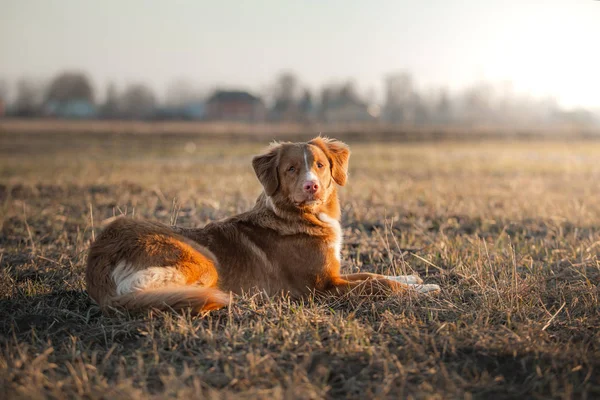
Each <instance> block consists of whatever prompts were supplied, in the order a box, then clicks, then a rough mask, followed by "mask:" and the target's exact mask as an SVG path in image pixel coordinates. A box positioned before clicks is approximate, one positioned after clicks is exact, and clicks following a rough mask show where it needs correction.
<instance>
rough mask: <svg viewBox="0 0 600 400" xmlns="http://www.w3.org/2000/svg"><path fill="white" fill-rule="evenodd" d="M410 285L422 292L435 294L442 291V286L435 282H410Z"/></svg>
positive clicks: (411, 287)
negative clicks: (423, 283)
mask: <svg viewBox="0 0 600 400" xmlns="http://www.w3.org/2000/svg"><path fill="white" fill-rule="evenodd" d="M408 287H409V288H410V289H412V290H415V291H416V292H418V293H422V294H434V293H439V292H440V291H441V289H440V286H439V285H435V284H426V285H422V284H409V285H408Z"/></svg>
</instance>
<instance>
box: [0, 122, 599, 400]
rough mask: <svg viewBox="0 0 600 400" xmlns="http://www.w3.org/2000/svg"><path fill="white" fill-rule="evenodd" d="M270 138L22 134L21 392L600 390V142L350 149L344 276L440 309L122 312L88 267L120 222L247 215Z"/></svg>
mask: <svg viewBox="0 0 600 400" xmlns="http://www.w3.org/2000/svg"><path fill="white" fill-rule="evenodd" d="M250 139H251V138H249V139H248V140H242V139H240V138H238V139H237V140H236V141H231V140H229V141H224V140H218V139H214V138H213V139H212V140H208V139H207V138H206V137H204V136H190V135H183V134H180V135H176V134H174V135H151V136H140V135H128V134H118V135H117V134H100V133H96V134H79V133H72V134H71V133H66V134H57V133H46V134H25V133H20V134H18V135H17V134H13V133H11V132H7V131H6V130H5V131H4V133H0V275H1V276H0V397H1V398H64V397H71V398H80V397H86V398H148V397H175V398H185V399H191V398H205V397H208V398H269V399H283V398H286V399H287V398H323V397H325V398H334V397H344V398H357V399H364V398H385V397H388V398H404V397H409V398H468V397H475V398H551V397H555V398H582V397H583V398H585V397H587V398H593V397H597V396H600V336H599V334H598V328H599V326H600V313H599V307H600V303H599V289H598V285H599V283H600V264H599V261H598V260H599V259H598V255H599V251H600V201H599V200H598V199H599V197H598V196H599V194H600V164H599V163H598V162H597V160H598V159H599V157H600V143H596V142H581V141H564V142H558V141H544V142H541V141H540V142H532V141H529V142H519V143H511V142H509V141H485V142H475V141H463V142H460V143H457V142H448V141H446V142H437V143H432V142H426V143H413V144H408V143H396V144H389V143H373V142H368V141H365V140H363V141H362V142H361V143H358V142H356V143H350V144H351V145H352V149H353V156H352V159H351V169H350V182H349V185H348V186H347V187H346V188H345V189H344V190H343V191H342V204H343V212H344V216H343V223H344V226H345V236H346V241H345V244H344V248H343V257H344V259H345V262H344V271H345V272H357V271H374V272H382V273H386V274H399V273H401V272H402V273H410V272H413V271H414V272H418V273H419V274H421V276H422V277H424V278H425V281H426V282H429V283H437V284H439V285H441V286H442V288H443V292H442V293H441V295H439V296H437V297H390V298H388V299H385V300H374V299H369V298H358V297H348V298H344V299H341V300H339V299H334V298H329V299H308V300H307V301H304V302H293V301H289V300H287V299H277V300H272V299H267V298H264V297H262V296H261V295H260V294H257V293H253V294H248V295H246V296H243V297H241V298H238V299H237V300H236V303H235V304H234V305H233V306H232V307H231V308H229V309H227V310H222V311H218V312H213V313H211V314H210V315H208V316H207V317H205V318H193V317H190V316H189V315H183V316H180V315H175V314H172V313H148V314H144V315H141V316H140V315H137V316H131V315H125V314H123V315H120V316H116V317H112V318H108V317H104V316H102V315H101V313H100V312H99V311H98V308H97V307H96V306H95V305H93V304H92V303H91V302H90V300H89V298H88V296H87V295H86V293H85V286H84V281H83V271H84V268H85V255H86V251H87V249H88V246H89V244H90V242H91V240H92V239H93V237H94V235H95V234H97V233H98V232H99V230H100V229H101V226H102V224H103V222H105V221H107V220H110V218H112V217H113V216H114V215H119V214H128V215H134V216H136V217H140V218H151V219H154V220H159V221H162V222H165V223H170V222H171V223H174V222H176V223H177V224H179V225H184V226H197V225H203V224H205V223H206V222H208V221H210V220H214V219H218V218H222V217H225V216H229V215H231V214H233V213H237V212H240V211H242V210H245V209H247V208H248V207H250V206H251V204H252V203H253V201H254V198H255V196H256V195H257V194H258V192H259V190H260V188H259V184H258V182H257V180H256V179H255V177H254V176H253V174H252V171H251V167H250V158H251V156H252V155H253V154H255V153H256V152H257V151H259V150H260V149H261V147H263V145H265V144H266V141H265V140H267V141H268V139H270V138H261V140H260V142H257V141H256V140H250ZM263 139H265V140H263ZM407 249H410V251H409V250H407Z"/></svg>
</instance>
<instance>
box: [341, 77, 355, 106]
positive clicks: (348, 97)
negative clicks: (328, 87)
mask: <svg viewBox="0 0 600 400" xmlns="http://www.w3.org/2000/svg"><path fill="white" fill-rule="evenodd" d="M338 97H339V98H340V100H342V101H343V102H350V103H353V102H357V101H359V96H358V94H357V93H356V85H355V84H354V81H352V80H348V81H347V82H345V83H343V84H342V85H341V87H340V88H339V90H338Z"/></svg>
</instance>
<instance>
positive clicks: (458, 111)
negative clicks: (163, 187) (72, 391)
mask: <svg viewBox="0 0 600 400" xmlns="http://www.w3.org/2000/svg"><path fill="white" fill-rule="evenodd" d="M11 89H12V90H11ZM10 92H12V94H13V96H11V101H10V102H8V100H7V99H8V98H9V96H8V95H9V94H10ZM260 92H261V93H259V97H260V98H261V100H262V101H263V102H264V104H265V108H266V109H267V112H266V113H265V118H266V119H267V120H272V121H288V122H305V121H323V122H352V121H383V122H387V123H394V124H412V125H427V124H461V125H464V124H480V125H481V124H490V125H494V126H497V125H505V124H512V125H544V124H548V125H550V124H556V123H570V124H578V125H595V124H598V123H599V118H598V115H595V114H594V113H592V112H589V111H587V110H583V109H578V110H563V109H561V107H559V105H558V103H557V102H556V101H555V100H553V99H550V98H542V99H540V98H535V97H532V96H528V95H522V94H518V93H516V92H515V91H514V89H513V88H512V86H511V85H510V84H504V85H500V86H498V85H492V84H490V83H486V82H479V83H475V84H473V85H471V86H469V87H467V88H466V89H464V90H462V91H460V92H451V91H450V90H448V89H447V88H444V87H439V88H432V89H428V90H423V89H420V88H419V87H418V86H417V84H416V82H415V79H414V78H413V76H412V75H411V74H409V73H407V72H398V73H392V74H389V75H387V76H386V77H385V78H384V80H383V96H380V97H379V98H378V97H377V96H376V93H375V91H374V90H373V89H371V90H368V91H366V92H360V91H359V90H358V89H357V87H356V85H355V83H354V81H353V80H351V79H349V80H346V81H342V82H337V83H330V84H325V85H323V86H322V87H321V88H320V89H319V90H313V89H311V88H309V87H308V86H307V85H303V84H302V82H301V80H300V79H299V78H298V76H297V75H296V74H294V73H291V72H284V73H281V74H279V75H278V76H277V77H276V78H275V79H274V81H273V83H271V84H270V85H268V86H266V87H264V88H263V89H262V90H261V91H260ZM210 94H211V93H210V92H206V91H203V90H200V89H198V88H196V86H195V85H194V84H193V82H190V81H187V80H182V79H179V80H175V81H174V82H172V83H171V84H170V85H169V86H168V88H167V90H166V93H165V96H164V98H162V99H160V98H159V96H157V95H156V93H155V92H154V91H153V90H152V88H151V87H150V86H148V85H147V84H144V83H134V84H130V85H127V86H125V87H124V88H121V89H119V88H118V87H117V86H116V85H115V84H108V85H107V86H106V88H105V91H104V95H103V96H99V95H98V93H96V90H95V88H94V86H93V84H92V81H91V79H90V78H89V76H88V75H87V74H86V73H84V72H81V71H64V72H61V73H59V74H58V75H57V76H55V77H54V78H53V79H51V80H49V81H48V82H43V81H36V80H32V79H20V80H18V81H17V82H16V84H15V85H13V87H12V88H11V87H10V85H8V84H7V82H6V81H2V80H0V103H2V100H4V110H5V115H9V116H16V117H40V116H41V117H43V116H53V115H57V114H58V113H57V110H60V109H61V107H63V108H64V107H71V108H73V110H74V111H73V113H74V115H76V112H77V111H78V110H79V112H81V113H82V115H83V116H85V111H86V110H91V109H93V110H94V113H93V116H94V117H96V118H120V119H152V118H167V117H169V118H178V117H181V116H182V115H183V114H178V113H177V110H181V109H183V108H184V107H188V106H190V105H193V104H202V103H205V102H206V101H207V99H208V98H209V97H210ZM77 107H79V108H77Z"/></svg>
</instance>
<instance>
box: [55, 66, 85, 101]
mask: <svg viewBox="0 0 600 400" xmlns="http://www.w3.org/2000/svg"><path fill="white" fill-rule="evenodd" d="M74 100H84V101H89V102H90V103H93V102H94V89H93V88H92V84H91V83H90V80H89V79H88V77H87V76H86V75H85V74H84V73H82V72H77V71H67V72H63V73H61V74H59V75H58V76H57V77H56V78H54V79H53V80H52V82H51V83H50V86H49V87H48V92H47V93H46V101H47V102H49V101H56V102H67V101H74Z"/></svg>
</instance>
